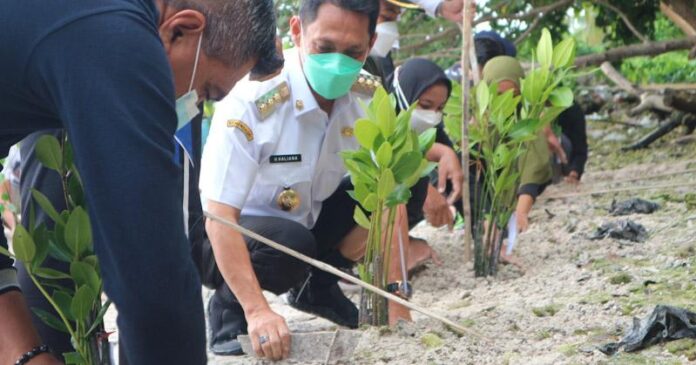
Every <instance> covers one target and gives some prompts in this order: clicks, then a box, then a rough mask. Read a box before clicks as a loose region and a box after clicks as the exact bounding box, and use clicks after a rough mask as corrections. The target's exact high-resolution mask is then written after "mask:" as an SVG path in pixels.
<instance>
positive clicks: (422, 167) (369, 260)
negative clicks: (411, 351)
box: [342, 88, 435, 326]
mask: <svg viewBox="0 0 696 365" xmlns="http://www.w3.org/2000/svg"><path fill="white" fill-rule="evenodd" d="M395 108H396V101H395V99H394V98H393V97H392V96H390V95H388V94H387V92H386V91H385V90H384V89H383V88H379V89H378V90H377V91H376V92H375V95H374V97H373V99H372V101H371V102H370V104H369V105H367V106H364V109H365V111H366V117H365V118H363V119H359V120H357V121H356V122H355V128H354V134H355V138H356V139H357V141H358V143H359V145H360V147H359V148H358V149H357V150H355V151H345V152H343V153H342V157H343V161H344V163H345V166H346V169H347V170H348V172H349V174H350V178H351V182H352V183H353V187H354V189H353V190H352V191H351V192H350V194H351V196H352V197H353V199H355V200H356V201H357V202H358V203H359V206H357V207H356V209H355V213H354V218H355V221H356V222H357V223H358V225H360V226H361V227H363V228H365V229H367V230H368V239H367V245H366V251H365V257H364V261H363V262H362V263H361V264H359V265H358V272H359V275H360V278H361V279H362V280H363V281H365V282H367V283H370V284H372V285H375V286H377V287H379V288H382V289H384V288H385V287H386V285H387V271H388V269H389V252H391V247H392V242H393V231H394V226H395V218H396V208H397V206H398V205H400V204H406V203H407V202H408V200H409V199H410V198H411V191H410V189H411V187H412V186H413V185H415V184H416V183H417V182H418V180H420V179H421V178H422V177H424V176H425V175H427V174H428V173H430V171H431V170H432V169H433V168H434V164H431V163H429V162H428V161H427V160H426V159H425V158H424V154H425V152H426V151H427V150H428V149H430V147H431V146H432V144H433V143H434V141H435V130H434V129H430V130H427V131H425V132H423V133H422V134H421V135H420V136H419V135H418V134H416V132H415V131H414V130H413V129H412V128H411V112H412V109H413V107H411V108H409V109H408V110H404V111H402V112H401V113H399V114H398V115H397V113H396V109H395ZM387 321H388V318H387V302H386V300H384V299H383V298H382V297H380V296H377V295H374V294H372V293H371V292H366V291H363V292H362V296H361V300H360V323H361V324H371V325H376V326H381V325H385V324H387Z"/></svg>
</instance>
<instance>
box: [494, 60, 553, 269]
mask: <svg viewBox="0 0 696 365" xmlns="http://www.w3.org/2000/svg"><path fill="white" fill-rule="evenodd" d="M522 78H524V70H523V69H522V66H521V65H520V63H519V61H518V60H517V59H515V58H513V57H509V56H499V57H495V58H493V59H491V60H490V61H489V62H488V63H487V64H486V66H485V67H484V68H483V80H484V81H486V82H487V83H488V84H493V83H497V84H498V92H500V93H504V92H506V91H508V90H513V91H514V93H515V95H519V94H520V81H521V80H522ZM548 133H553V132H551V129H550V128H545V129H544V130H541V131H539V134H538V136H537V138H536V139H535V140H534V141H531V142H530V143H529V144H528V145H527V147H526V148H527V151H526V152H525V153H524V154H523V155H522V157H521V158H520V160H519V163H518V169H519V171H520V174H521V176H520V187H519V189H518V191H517V207H516V208H515V219H516V224H517V229H518V231H519V232H524V231H526V230H527V227H528V226H529V212H530V211H531V210H532V206H533V205H534V201H535V200H536V198H537V197H538V196H539V195H541V193H542V192H543V191H544V189H545V188H546V187H547V186H548V185H549V184H550V183H551V178H552V176H553V174H552V170H551V163H550V159H551V152H550V150H549V143H548V136H547V134H548ZM505 251H506V250H501V260H502V261H504V262H509V263H511V264H514V265H516V266H519V267H522V265H521V263H520V262H519V260H517V259H516V258H514V257H513V256H509V255H505Z"/></svg>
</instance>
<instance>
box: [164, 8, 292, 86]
mask: <svg viewBox="0 0 696 365" xmlns="http://www.w3.org/2000/svg"><path fill="white" fill-rule="evenodd" d="M165 2H166V3H167V4H169V5H170V6H172V7H174V8H176V9H193V10H196V11H199V12H201V13H202V14H203V15H204V16H205V19H206V23H207V25H206V27H205V30H204V31H203V45H202V47H203V51H204V52H205V54H206V55H208V56H209V57H213V58H215V59H218V60H220V61H222V62H223V63H225V64H227V65H234V66H239V65H242V64H244V63H246V62H248V61H249V60H251V59H253V58H257V62H256V65H255V66H254V69H253V70H252V73H254V74H260V75H267V74H271V73H273V72H274V71H276V70H277V69H279V68H280V67H282V66H283V59H282V58H281V57H280V55H278V54H277V51H276V44H275V38H276V17H275V11H274V8H273V1H272V0H165Z"/></svg>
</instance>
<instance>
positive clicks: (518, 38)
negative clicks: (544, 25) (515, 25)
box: [515, 13, 548, 46]
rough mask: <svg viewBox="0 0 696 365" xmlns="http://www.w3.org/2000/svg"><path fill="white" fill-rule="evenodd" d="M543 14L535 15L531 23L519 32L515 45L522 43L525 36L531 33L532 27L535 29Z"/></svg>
mask: <svg viewBox="0 0 696 365" xmlns="http://www.w3.org/2000/svg"><path fill="white" fill-rule="evenodd" d="M547 14H548V13H547ZM545 16H546V14H542V15H539V16H537V17H536V19H534V21H533V22H532V24H530V25H529V26H528V27H527V29H525V30H524V33H522V34H520V36H519V37H517V39H515V45H516V46H518V45H519V44H520V43H522V41H523V40H525V39H527V37H529V36H530V35H531V34H532V32H533V31H534V29H536V28H537V27H538V26H539V24H541V19H543V18H544V17H545Z"/></svg>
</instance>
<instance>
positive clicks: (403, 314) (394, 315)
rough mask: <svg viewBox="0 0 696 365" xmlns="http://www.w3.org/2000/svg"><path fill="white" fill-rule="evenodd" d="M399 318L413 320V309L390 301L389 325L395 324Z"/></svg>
mask: <svg viewBox="0 0 696 365" xmlns="http://www.w3.org/2000/svg"><path fill="white" fill-rule="evenodd" d="M399 320H404V321H409V322H411V321H412V319H411V311H410V310H408V308H406V307H404V306H403V305H401V304H397V303H394V302H392V301H391V300H390V301H389V325H390V326H395V325H396V323H397V322H399Z"/></svg>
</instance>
